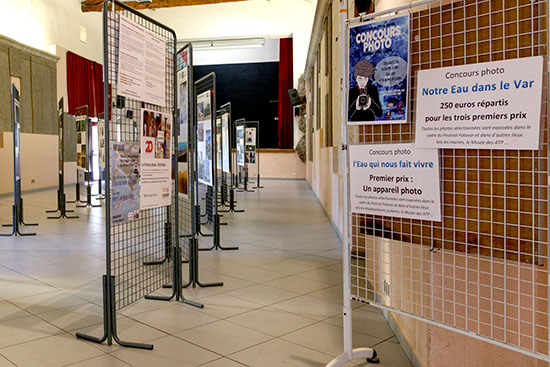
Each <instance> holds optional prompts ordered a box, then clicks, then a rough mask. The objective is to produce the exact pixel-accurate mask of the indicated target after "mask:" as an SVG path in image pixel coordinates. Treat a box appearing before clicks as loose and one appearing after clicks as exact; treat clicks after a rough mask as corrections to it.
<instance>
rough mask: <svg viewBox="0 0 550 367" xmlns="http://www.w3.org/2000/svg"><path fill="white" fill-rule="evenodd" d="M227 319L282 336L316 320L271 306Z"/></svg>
mask: <svg viewBox="0 0 550 367" xmlns="http://www.w3.org/2000/svg"><path fill="white" fill-rule="evenodd" d="M227 321H230V322H234V323H236V324H239V325H242V326H246V327H248V328H250V329H254V330H258V331H261V332H262V333H266V334H269V335H273V336H281V335H283V334H286V333H290V332H292V331H294V330H297V329H300V328H303V327H305V326H308V325H311V324H314V323H315V322H316V321H315V320H312V319H308V318H306V317H303V316H299V315H295V314H292V313H288V312H284V311H281V310H277V309H274V308H269V307H266V308H260V309H258V310H254V311H250V312H247V313H243V314H241V315H237V316H234V317H230V318H228V319H227Z"/></svg>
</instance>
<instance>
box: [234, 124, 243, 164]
mask: <svg viewBox="0 0 550 367" xmlns="http://www.w3.org/2000/svg"><path fill="white" fill-rule="evenodd" d="M236 130H237V165H238V166H244V126H243V125H238V126H237V129H236Z"/></svg>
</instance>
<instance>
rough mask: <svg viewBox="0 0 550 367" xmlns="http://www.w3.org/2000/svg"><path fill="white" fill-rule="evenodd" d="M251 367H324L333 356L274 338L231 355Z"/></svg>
mask: <svg viewBox="0 0 550 367" xmlns="http://www.w3.org/2000/svg"><path fill="white" fill-rule="evenodd" d="M230 358H231V359H234V360H236V361H239V362H241V363H244V364H245V365H247V366H250V367H281V366H289V367H290V366H292V367H323V366H324V365H325V364H326V363H328V362H329V361H330V360H331V359H332V357H331V356H329V355H327V354H324V353H319V352H317V351H314V350H311V349H309V348H304V347H301V346H299V345H296V344H293V343H289V342H287V341H285V340H281V339H273V340H270V341H268V342H266V343H262V344H260V345H257V346H254V347H252V348H249V349H246V350H243V351H241V352H239V353H235V354H233V355H231V356H230Z"/></svg>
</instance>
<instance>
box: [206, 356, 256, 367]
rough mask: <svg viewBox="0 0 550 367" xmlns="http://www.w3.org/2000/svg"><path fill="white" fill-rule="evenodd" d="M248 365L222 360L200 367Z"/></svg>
mask: <svg viewBox="0 0 550 367" xmlns="http://www.w3.org/2000/svg"><path fill="white" fill-rule="evenodd" d="M243 366H245V367H246V365H244V364H242V363H238V362H235V361H232V360H230V359H228V358H220V359H216V360H215V361H212V362H208V363H206V364H201V365H200V367H243Z"/></svg>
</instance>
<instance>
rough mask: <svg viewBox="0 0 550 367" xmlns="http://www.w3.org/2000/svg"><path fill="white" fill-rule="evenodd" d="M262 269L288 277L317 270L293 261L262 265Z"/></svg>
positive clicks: (311, 266)
mask: <svg viewBox="0 0 550 367" xmlns="http://www.w3.org/2000/svg"><path fill="white" fill-rule="evenodd" d="M260 268H262V269H265V270H269V271H274V272H277V273H281V274H286V275H295V274H299V273H304V272H307V271H310V270H313V269H316V267H315V266H314V265H312V264H304V263H299V262H296V261H292V260H287V261H279V262H276V263H271V264H267V265H262V266H260Z"/></svg>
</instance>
